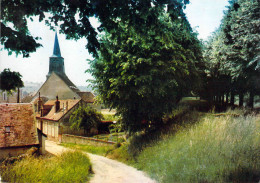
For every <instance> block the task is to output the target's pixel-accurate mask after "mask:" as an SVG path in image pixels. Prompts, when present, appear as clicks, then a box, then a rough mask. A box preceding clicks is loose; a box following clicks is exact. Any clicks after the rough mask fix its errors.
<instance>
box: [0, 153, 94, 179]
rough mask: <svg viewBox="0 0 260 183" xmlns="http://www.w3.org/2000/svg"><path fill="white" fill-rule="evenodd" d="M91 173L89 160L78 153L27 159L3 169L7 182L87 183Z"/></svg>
mask: <svg viewBox="0 0 260 183" xmlns="http://www.w3.org/2000/svg"><path fill="white" fill-rule="evenodd" d="M90 173H91V164H90V160H89V158H88V157H87V156H86V155H85V154H83V153H81V152H78V151H75V152H64V153H63V154H61V155H59V156H55V157H33V156H30V157H27V158H25V159H23V160H21V161H16V162H15V163H14V164H13V165H7V166H5V167H2V168H1V175H2V179H3V180H5V181H7V182H48V183H52V182H53V183H54V182H86V181H87V180H89V177H90Z"/></svg>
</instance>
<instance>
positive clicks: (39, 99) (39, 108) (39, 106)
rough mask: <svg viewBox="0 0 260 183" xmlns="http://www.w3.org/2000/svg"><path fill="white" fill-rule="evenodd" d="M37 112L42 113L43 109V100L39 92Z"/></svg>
mask: <svg viewBox="0 0 260 183" xmlns="http://www.w3.org/2000/svg"><path fill="white" fill-rule="evenodd" d="M37 105H38V106H37V112H41V108H42V100H41V92H39V98H38V104H37Z"/></svg>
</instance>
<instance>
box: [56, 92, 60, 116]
mask: <svg viewBox="0 0 260 183" xmlns="http://www.w3.org/2000/svg"><path fill="white" fill-rule="evenodd" d="M56 99H57V100H56V102H55V112H58V110H60V101H59V98H58V95H57V96H56Z"/></svg>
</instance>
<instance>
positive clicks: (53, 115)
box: [36, 99, 80, 121]
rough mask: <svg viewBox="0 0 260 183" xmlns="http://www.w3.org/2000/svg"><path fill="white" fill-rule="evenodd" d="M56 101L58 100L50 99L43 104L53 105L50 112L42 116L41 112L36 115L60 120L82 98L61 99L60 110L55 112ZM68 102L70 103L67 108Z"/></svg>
mask: <svg viewBox="0 0 260 183" xmlns="http://www.w3.org/2000/svg"><path fill="white" fill-rule="evenodd" d="M55 101H56V100H49V101H47V102H46V103H45V104H44V105H43V106H53V107H52V108H51V110H50V112H49V113H48V114H47V115H46V116H43V117H40V114H36V117H37V118H42V119H46V120H52V121H59V120H60V119H61V118H62V117H63V116H64V115H66V114H67V112H68V111H70V110H71V109H72V108H73V107H74V106H75V105H77V104H78V103H79V102H80V99H75V100H72V99H68V100H59V101H60V109H59V110H58V112H55V106H54V105H55ZM66 103H68V109H66ZM63 107H64V108H63Z"/></svg>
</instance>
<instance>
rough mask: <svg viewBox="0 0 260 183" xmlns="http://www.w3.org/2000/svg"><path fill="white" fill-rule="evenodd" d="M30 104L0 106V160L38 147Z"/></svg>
mask: <svg viewBox="0 0 260 183" xmlns="http://www.w3.org/2000/svg"><path fill="white" fill-rule="evenodd" d="M37 137H38V136H37V131H36V127H35V117H34V110H33V105H32V104H21V103H19V104H17V103H16V104H13V103H12V104H10V103H9V104H8V103H5V104H0V159H2V158H5V157H7V156H17V155H19V154H22V153H24V152H25V151H26V150H28V149H29V148H31V147H39V142H38V138H37Z"/></svg>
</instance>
